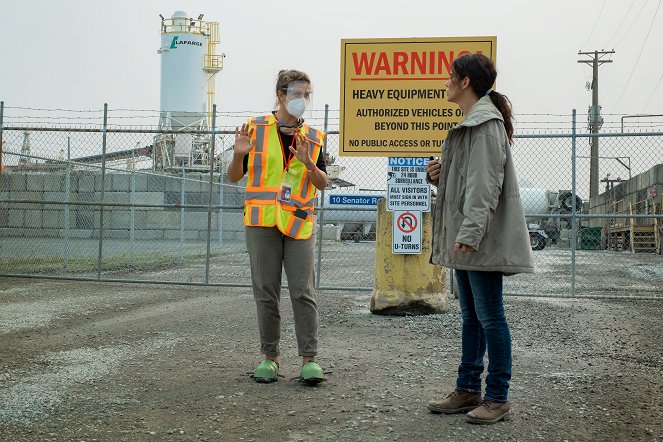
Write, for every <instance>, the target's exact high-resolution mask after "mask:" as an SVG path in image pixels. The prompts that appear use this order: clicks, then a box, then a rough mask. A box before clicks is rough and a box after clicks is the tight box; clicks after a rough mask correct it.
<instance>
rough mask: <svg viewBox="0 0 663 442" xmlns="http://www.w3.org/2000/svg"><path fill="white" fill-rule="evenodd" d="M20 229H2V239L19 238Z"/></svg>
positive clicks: (0, 229) (0, 233) (0, 236)
mask: <svg viewBox="0 0 663 442" xmlns="http://www.w3.org/2000/svg"><path fill="white" fill-rule="evenodd" d="M19 236H21V235H19V232H18V229H13V228H11V227H0V238H16V237H19Z"/></svg>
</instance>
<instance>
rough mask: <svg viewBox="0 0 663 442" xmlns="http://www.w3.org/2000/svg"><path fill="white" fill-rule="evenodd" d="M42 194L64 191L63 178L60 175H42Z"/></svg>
mask: <svg viewBox="0 0 663 442" xmlns="http://www.w3.org/2000/svg"><path fill="white" fill-rule="evenodd" d="M43 179H44V188H43V189H42V190H43V191H44V192H62V191H64V180H65V176H64V175H62V174H48V175H43Z"/></svg>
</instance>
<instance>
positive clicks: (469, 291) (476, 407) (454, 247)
mask: <svg viewBox="0 0 663 442" xmlns="http://www.w3.org/2000/svg"><path fill="white" fill-rule="evenodd" d="M496 77H497V71H496V70H495V66H494V64H493V62H492V60H490V59H489V58H488V57H486V56H484V55H481V54H468V55H464V56H462V57H459V58H457V59H456V60H455V61H454V62H453V64H452V71H451V72H450V78H449V81H448V82H447V84H446V87H447V98H448V100H449V101H451V102H453V103H456V104H458V106H459V107H460V109H461V110H462V111H463V114H464V115H465V119H464V120H463V121H462V122H461V123H460V124H458V125H457V126H455V127H454V128H453V129H451V130H450V131H449V134H448V136H447V139H446V140H445V142H444V146H443V151H442V158H441V160H431V161H430V162H429V163H428V165H427V172H428V179H429V181H430V182H431V183H433V184H435V185H437V189H438V192H437V199H436V204H435V211H434V214H433V244H432V254H431V263H433V264H437V265H439V266H443V267H447V268H450V269H455V272H456V282H457V289H458V290H457V291H458V300H459V303H460V307H461V313H462V319H463V326H462V354H461V361H460V365H459V367H458V377H457V379H456V388H455V389H454V391H452V392H451V393H450V394H449V395H448V396H447V397H446V398H444V399H441V400H433V401H431V402H429V404H428V408H429V410H431V411H433V412H436V413H447V414H450V413H461V412H468V411H469V413H467V416H466V420H467V421H468V422H471V423H479V424H492V423H496V422H499V421H501V420H504V419H506V418H508V417H510V403H509V401H508V390H509V381H510V379H511V335H510V333H509V325H508V323H507V320H506V315H505V313H504V304H503V299H502V288H503V286H502V278H503V276H504V275H511V274H515V273H521V272H533V265H532V257H531V246H530V241H529V235H528V232H527V225H526V222H525V215H524V212H523V206H522V202H521V200H520V194H519V191H518V182H517V178H516V172H515V169H514V165H513V159H512V157H511V151H510V145H511V143H512V141H513V139H512V137H513V124H512V121H511V120H512V113H511V103H510V102H509V100H508V98H507V97H506V96H504V95H502V94H500V93H498V92H495V91H494V90H493V89H492V86H493V84H494V83H495V79H496ZM486 350H488V375H487V377H486V390H485V395H484V397H483V398H482V396H481V392H482V389H481V373H482V372H483V369H484V366H483V359H484V354H485V353H486Z"/></svg>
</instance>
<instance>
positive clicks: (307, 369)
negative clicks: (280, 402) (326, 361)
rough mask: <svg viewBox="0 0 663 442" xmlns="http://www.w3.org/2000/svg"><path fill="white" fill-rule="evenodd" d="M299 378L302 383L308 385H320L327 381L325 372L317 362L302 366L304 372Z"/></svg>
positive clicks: (301, 372)
mask: <svg viewBox="0 0 663 442" xmlns="http://www.w3.org/2000/svg"><path fill="white" fill-rule="evenodd" d="M299 378H300V379H301V381H302V382H305V383H307V384H311V385H313V384H319V383H320V382H322V381H324V380H325V372H324V371H322V367H320V366H319V365H318V364H317V363H316V362H315V361H308V362H307V363H306V364H304V365H303V366H302V370H301V371H300V372H299Z"/></svg>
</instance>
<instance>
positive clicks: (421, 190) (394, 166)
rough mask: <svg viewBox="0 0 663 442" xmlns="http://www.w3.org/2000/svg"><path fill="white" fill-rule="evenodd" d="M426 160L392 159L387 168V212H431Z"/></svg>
mask: <svg viewBox="0 0 663 442" xmlns="http://www.w3.org/2000/svg"><path fill="white" fill-rule="evenodd" d="M427 163H428V159H426V158H400V157H390V158H389V164H388V167H387V210H389V211H394V210H420V211H422V212H430V185H429V184H428V183H426V164H427Z"/></svg>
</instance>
